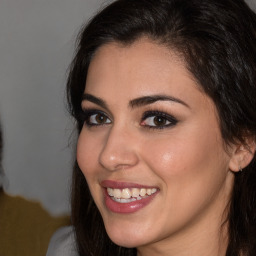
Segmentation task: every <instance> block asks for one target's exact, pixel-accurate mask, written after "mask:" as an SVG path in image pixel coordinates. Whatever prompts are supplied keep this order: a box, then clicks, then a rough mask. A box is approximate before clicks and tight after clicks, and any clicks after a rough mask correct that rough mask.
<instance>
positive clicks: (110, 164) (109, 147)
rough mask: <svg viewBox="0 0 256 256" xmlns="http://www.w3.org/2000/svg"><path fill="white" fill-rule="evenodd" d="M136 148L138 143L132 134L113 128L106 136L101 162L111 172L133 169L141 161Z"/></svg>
mask: <svg viewBox="0 0 256 256" xmlns="http://www.w3.org/2000/svg"><path fill="white" fill-rule="evenodd" d="M136 146H137V143H136V141H135V138H134V135H133V134H132V133H131V132H130V133H129V132H128V131H127V130H126V129H121V128H118V127H112V128H111V130H110V131H109V133H108V134H107V135H106V138H105V144H104V146H103V148H102V151H101V153H100V155H99V162H100V164H101V166H103V167H104V168H105V169H107V170H109V171H116V170H120V169H127V168H130V167H133V166H135V165H136V164H137V163H138V161H139V158H138V155H137V152H136Z"/></svg>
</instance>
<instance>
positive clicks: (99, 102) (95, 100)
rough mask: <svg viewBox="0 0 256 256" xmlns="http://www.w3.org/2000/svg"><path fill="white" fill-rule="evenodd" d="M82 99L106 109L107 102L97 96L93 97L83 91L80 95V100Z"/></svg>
mask: <svg viewBox="0 0 256 256" xmlns="http://www.w3.org/2000/svg"><path fill="white" fill-rule="evenodd" d="M84 100H87V101H90V102H92V103H94V104H96V105H98V106H100V107H102V108H105V109H106V110H108V105H107V103H106V102H105V101H104V100H102V99H101V98H98V97H95V96H93V95H91V94H88V93H85V94H83V96H82V101H84Z"/></svg>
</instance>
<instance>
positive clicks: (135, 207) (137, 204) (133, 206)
mask: <svg viewBox="0 0 256 256" xmlns="http://www.w3.org/2000/svg"><path fill="white" fill-rule="evenodd" d="M104 190H105V204H106V206H107V208H108V209H109V210H110V211H112V212H114V213H122V214H124V213H134V212H137V211H139V210H140V209H142V208H144V207H145V206H147V205H148V204H149V203H150V202H151V201H152V200H153V198H154V197H155V196H156V194H157V192H156V193H154V194H153V195H150V196H148V197H145V198H142V199H141V200H136V201H133V202H130V203H118V202H116V201H114V200H113V199H112V198H111V197H110V196H109V195H108V193H107V190H106V189H104Z"/></svg>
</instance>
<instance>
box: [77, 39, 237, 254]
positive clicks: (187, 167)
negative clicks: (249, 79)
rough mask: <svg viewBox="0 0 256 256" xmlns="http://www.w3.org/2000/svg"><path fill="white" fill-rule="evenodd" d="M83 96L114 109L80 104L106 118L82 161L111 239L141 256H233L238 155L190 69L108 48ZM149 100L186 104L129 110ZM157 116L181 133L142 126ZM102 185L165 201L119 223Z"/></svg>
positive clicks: (84, 135) (166, 55) (155, 55)
mask: <svg viewBox="0 0 256 256" xmlns="http://www.w3.org/2000/svg"><path fill="white" fill-rule="evenodd" d="M85 94H90V95H93V96H95V97H97V98H100V99H101V100H103V101H104V102H105V104H106V106H101V105H98V104H97V103H94V102H91V100H83V101H82V108H83V109H96V110H98V111H101V112H103V113H104V120H103V123H100V124H99V123H97V122H96V124H98V125H94V126H90V125H88V122H89V124H90V122H93V124H95V117H98V116H97V115H94V116H90V117H89V118H88V117H87V118H86V119H85V120H86V122H85V125H84V127H83V129H82V131H81V133H80V136H79V139H78V146H77V160H78V164H79V166H80V168H81V170H82V172H83V174H84V176H85V178H86V180H87V182H88V185H89V188H90V191H91V193H92V196H93V198H94V200H95V203H96V205H97V207H98V209H99V211H100V213H101V215H102V218H103V221H104V224H105V228H106V230H107V233H108V235H109V237H110V238H111V239H112V240H113V241H114V242H115V243H116V244H118V245H121V246H125V247H137V249H138V255H140V256H145V255H151V256H154V255H163V256H164V255H179V256H185V255H186V256H187V255H190V256H216V255H219V256H221V255H225V250H226V247H227V235H226V225H224V226H223V228H222V229H221V224H222V223H223V220H224V219H225V217H226V216H225V209H226V206H227V204H228V200H229V198H230V194H231V191H232V187H233V182H234V175H233V171H237V170H239V166H238V164H237V163H238V160H237V159H236V152H237V147H235V146H234V147H233V148H232V147H230V148H229V149H228V150H227V149H226V148H225V147H224V142H223V139H222V137H221V133H220V128H219V123H218V116H217V114H216V109H215V105H214V103H213V102H212V100H211V99H210V98H209V97H208V96H206V95H205V94H204V93H203V92H202V90H200V87H199V85H198V84H197V83H196V82H195V79H194V78H193V76H192V74H191V73H189V71H188V70H187V69H186V67H185V63H184V62H183V60H182V59H181V58H180V57H179V56H178V55H177V54H176V53H175V52H174V51H172V50H170V49H168V48H166V47H165V46H161V45H159V44H157V43H155V42H152V41H150V40H149V39H147V38H142V39H140V40H137V41H136V42H135V43H133V44H131V45H129V46H123V45H120V44H118V43H110V44H107V45H104V46H102V47H100V48H99V49H98V50H97V52H96V54H95V56H94V58H93V59H92V61H91V64H90V66H89V71H88V76H87V81H86V88H85ZM149 95H165V96H168V97H175V98H176V99H177V100H178V101H180V102H177V101H176V102H175V101H169V100H159V101H156V102H154V103H152V104H147V105H143V106H133V107H132V106H131V104H130V102H131V100H134V99H137V98H139V97H144V96H149ZM181 101H182V103H181ZM152 110H153V111H156V110H157V111H159V112H163V113H166V114H167V115H171V116H173V117H174V118H175V119H177V123H175V122H171V124H172V125H169V126H168V125H163V126H161V127H159V126H157V127H156V125H155V123H154V117H152V118H147V119H144V120H143V114H144V113H145V112H146V111H152ZM88 120H89V121H88ZM96 120H97V119H96ZM167 121H168V120H167ZM166 124H169V122H167V123H166ZM152 126H153V127H152ZM150 127H151V128H150ZM231 167H232V168H231ZM230 168H231V169H232V170H233V171H231V170H230ZM103 180H113V181H122V182H132V183H136V184H141V185H144V186H151V187H156V188H158V189H159V192H158V193H157V195H156V196H155V197H154V199H153V200H152V201H151V202H150V203H149V204H148V205H147V206H146V207H144V208H142V209H140V210H139V211H137V212H135V213H131V214H117V213H113V212H111V211H110V210H109V209H108V208H107V207H106V206H105V201H104V195H103V191H102V187H101V185H100V183H101V182H102V181H103Z"/></svg>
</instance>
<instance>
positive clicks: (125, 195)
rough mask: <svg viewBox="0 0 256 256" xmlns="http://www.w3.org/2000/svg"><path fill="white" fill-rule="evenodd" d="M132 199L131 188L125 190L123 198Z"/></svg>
mask: <svg viewBox="0 0 256 256" xmlns="http://www.w3.org/2000/svg"><path fill="white" fill-rule="evenodd" d="M130 197H131V191H130V189H129V188H125V189H123V190H122V198H125V199H128V198H130Z"/></svg>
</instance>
